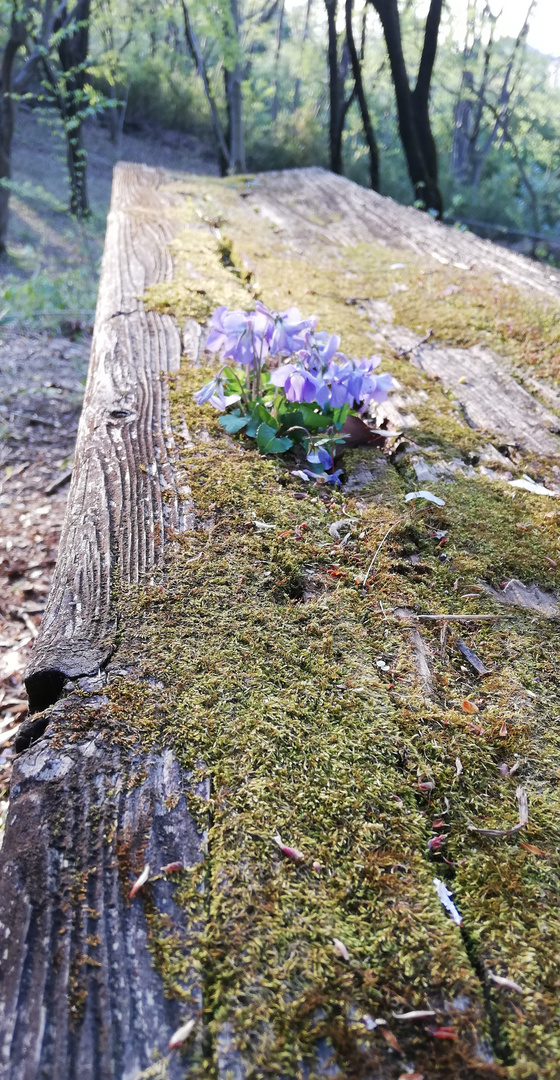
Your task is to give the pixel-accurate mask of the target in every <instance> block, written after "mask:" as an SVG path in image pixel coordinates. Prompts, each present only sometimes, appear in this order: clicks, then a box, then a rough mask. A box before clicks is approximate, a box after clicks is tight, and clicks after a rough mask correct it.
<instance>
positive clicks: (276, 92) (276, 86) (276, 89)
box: [272, 0, 285, 124]
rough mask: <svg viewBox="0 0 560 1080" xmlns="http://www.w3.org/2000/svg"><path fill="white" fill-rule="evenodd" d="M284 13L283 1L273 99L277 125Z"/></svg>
mask: <svg viewBox="0 0 560 1080" xmlns="http://www.w3.org/2000/svg"><path fill="white" fill-rule="evenodd" d="M284 11H285V4H284V0H282V2H281V4H280V12H279V15H278V31H277V36H276V56H275V70H276V79H275V83H274V97H273V99H272V121H273V123H274V124H275V123H276V121H277V119H278V109H279V105H280V71H279V68H280V49H281V48H282V31H283V29H284Z"/></svg>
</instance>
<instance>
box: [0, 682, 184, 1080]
mask: <svg viewBox="0 0 560 1080" xmlns="http://www.w3.org/2000/svg"><path fill="white" fill-rule="evenodd" d="M75 698H76V695H73V697H71V698H69V699H66V700H65V701H64V702H61V703H59V704H58V705H56V706H55V707H54V708H53V709H52V710H51V716H50V719H51V724H50V727H49V733H50V738H44V739H42V740H41V741H40V742H37V743H36V744H35V745H34V746H33V747H32V748H31V749H30V750H29V751H28V752H27V753H26V754H24V755H23V756H21V757H20V758H19V759H18V761H17V762H16V765H15V767H14V775H13V782H12V790H11V801H10V810H9V815H8V822H7V830H6V837H5V841H4V846H3V849H2V854H1V881H2V886H1V889H0V939H1V942H2V946H1V947H2V955H3V961H2V969H1V973H0V995H1V1003H2V1008H1V1011H0V1075H1V1076H2V1080H36V1078H38V1077H49V1078H52V1080H55V1078H62V1077H64V1080H90V1078H91V1080H93V1078H96V1080H114V1078H117V1077H119V1078H123V1080H124V1078H125V1077H126V1078H128V1077H135V1076H136V1075H137V1074H138V1073H139V1072H140V1071H141V1070H142V1069H145V1068H147V1067H148V1066H151V1065H153V1064H154V1061H155V1060H156V1058H157V1057H158V1056H162V1057H164V1058H166V1057H167V1043H168V1041H169V1038H170V1035H171V1033H172V1032H173V1031H174V1030H175V1029H176V1028H177V1027H178V1026H179V1025H180V1024H181V1023H183V1022H184V1020H185V1019H186V1018H188V1017H189V1016H194V1017H197V1016H198V1013H199V1011H200V1006H201V986H200V976H199V975H195V974H194V973H190V975H189V973H188V972H186V973H185V971H186V969H185V971H184V973H183V977H182V979H180V980H179V988H178V989H177V987H175V994H174V996H166V987H165V985H164V982H163V980H162V977H161V976H160V974H158V972H157V970H156V966H155V963H154V956H153V955H152V952H151V951H150V950H151V949H153V944H151V942H152V938H153V937H154V934H157V932H158V931H157V930H156V928H155V927H154V926H150V921H149V920H150V915H152V916H153V915H154V913H157V915H158V916H159V918H160V919H163V920H166V919H167V920H168V925H169V927H171V926H172V927H173V929H174V931H175V932H180V933H181V934H182V946H181V948H182V949H183V950H184V952H185V954H186V955H188V950H189V942H190V940H191V937H192V933H193V932H194V930H195V929H196V928H195V926H194V925H190V926H189V925H188V924H187V922H186V920H185V915H184V913H183V912H182V911H181V910H180V909H179V908H178V907H177V905H176V903H175V901H174V898H173V897H174V892H175V888H176V883H177V876H175V877H166V875H165V874H161V873H160V868H161V867H163V866H166V865H167V864H169V863H172V862H176V861H180V862H181V863H183V864H184V866H185V867H186V868H188V867H193V866H196V864H197V863H198V862H199V861H200V860H201V859H202V858H203V853H204V849H205V836H204V833H203V832H201V830H200V828H199V827H197V825H196V824H195V822H194V821H193V819H192V817H191V815H190V813H189V809H188V802H189V797H190V794H192V785H191V784H190V781H189V777H188V776H187V775H186V774H185V773H184V772H183V771H182V770H181V768H180V767H179V765H178V764H177V761H176V760H175V758H174V756H173V754H172V753H171V751H167V752H166V753H164V754H155V753H154V754H149V753H144V752H142V751H140V750H139V749H134V748H133V749H129V750H126V749H125V748H123V747H122V745H121V746H120V747H119V746H117V745H115V744H113V745H111V743H110V742H109V741H108V740H107V739H106V738H103V736H102V735H101V734H100V733H99V729H100V728H102V727H103V726H104V720H105V717H104V709H105V703H104V699H103V697H102V696H101V695H97V696H90V697H89V698H88V699H86V700H85V702H84V700H83V699H81V700H80V701H79V708H80V709H81V710H82V716H83V710H84V708H85V712H86V714H87V713H89V714H90V716H91V721H92V724H93V730H92V732H91V734H90V735H88V736H83V737H80V738H77V739H76V741H75V742H72V743H70V744H69V742H68V736H69V734H70V730H69V728H70V729H71V726H72V720H73V715H74V711H75V709H76V708H77V702H76V700H75ZM61 732H63V733H64V748H61V746H60V733H61ZM57 735H58V737H59V738H58V744H57V743H56V742H55V745H54V746H53V745H52V740H53V739H55V740H56V738H57ZM198 794H204V793H203V792H198ZM146 863H148V864H149V865H150V868H151V874H152V876H153V877H154V878H155V880H152V881H150V883H149V884H148V885H146V886H145V887H144V890H143V891H142V893H141V894H138V895H137V896H136V897H135V899H134V900H132V901H131V900H129V898H128V894H129V891H130V887H131V884H132V882H133V881H134V880H135V878H136V877H137V875H138V874H139V872H140V871H141V870H142V868H143V866H144V865H145V864H146ZM182 876H183V877H184V875H182ZM179 877H181V875H179ZM201 901H202V898H201ZM159 933H160V934H161V930H160V931H159ZM160 945H161V942H160ZM196 1045H197V1044H195V1045H194V1051H195V1052H196ZM184 1068H185V1061H184V1059H183V1061H181V1060H180V1059H178V1058H177V1057H176V1056H175V1058H173V1057H172V1058H171V1059H170V1061H169V1063H168V1065H167V1072H166V1076H167V1077H168V1078H169V1080H179V1078H180V1077H182V1076H183V1075H184Z"/></svg>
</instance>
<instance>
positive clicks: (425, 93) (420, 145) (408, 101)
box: [369, 0, 443, 217]
mask: <svg viewBox="0 0 560 1080" xmlns="http://www.w3.org/2000/svg"><path fill="white" fill-rule="evenodd" d="M369 2H370V3H371V4H373V7H374V8H375V10H376V11H377V14H378V15H379V18H380V20H381V25H382V27H383V34H384V37H385V44H386V46H387V53H388V56H389V63H390V65H391V75H392V78H393V86H394V88H395V99H396V103H397V113H398V118H399V133H400V137H401V142H402V145H403V150H404V152H405V156H406V162H407V166H408V172H409V176H410V179H411V181H412V186H413V188H414V193H415V196H416V199H417V201H418V203H419V204H420V205H421V206H422V207H423V209H425V210H429V209H433V210H435V211H436V212H437V215H438V217H441V215H442V213H443V200H442V197H441V192H440V189H439V184H438V163H437V151H436V145H435V140H434V137H433V133H432V128H431V124H430V87H431V81H432V73H433V69H434V63H435V58H436V51H437V40H438V33H439V26H440V22H441V12H442V5H443V0H430V7H429V10H428V15H427V17H426V24H425V28H424V43H423V48H422V55H421V58H420V66H419V68H418V75H417V78H416V84H415V86H414V89H412V88H411V85H410V79H409V75H408V72H407V68H406V63H405V59H404V53H403V44H402V33H401V24H400V17H399V8H398V0H369Z"/></svg>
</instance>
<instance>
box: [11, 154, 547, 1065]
mask: <svg viewBox="0 0 560 1080" xmlns="http://www.w3.org/2000/svg"><path fill="white" fill-rule="evenodd" d="M384 252H385V253H386V254H385V255H384ZM419 256H420V257H421V258H422V259H423V260H424V261H425V263H426V264H427V265H429V266H430V267H432V269H434V268H435V271H437V272H439V271H438V267H451V268H452V269H453V272H455V271H456V272H457V273H458V274H459V275H464V277H461V276H460V280H461V282H463V281H464V282H467V280H469V281H472V280H473V278H476V276H477V275H483V274H487V275H491V276H492V275H493V276H494V278H493V279H496V278H499V279H500V281H499V282H498V285H499V287H500V288H501V287H502V285H503V283H504V282H505V283H506V286H505V287H507V289H522V290H525V291H528V292H530V294H531V296H532V297H534V298H535V299H534V302H535V303H540V302H541V300H542V298H543V297H544V298H545V299H546V300H547V301H548V302H550V303H557V301H558V298H559V297H560V284H559V282H560V276H559V275H558V274H557V273H556V272H555V271H549V269H548V268H544V267H540V266H538V265H537V264H533V263H530V262H529V261H528V260H524V259H522V258H520V257H518V256H514V255H511V254H509V253H507V252H503V251H502V250H501V249H498V248H496V247H494V246H493V245H490V244H488V243H485V242H483V241H479V240H477V239H476V238H474V237H469V236H466V235H464V234H458V233H457V232H456V231H453V230H447V229H445V228H444V227H443V226H440V225H438V224H437V223H435V222H433V221H431V220H430V219H429V218H427V217H426V216H425V215H422V214H420V213H418V212H416V211H414V210H412V209H410V208H399V207H396V205H395V204H393V203H391V201H390V200H384V199H382V198H381V197H380V196H377V195H375V194H373V193H371V192H367V191H364V190H363V189H360V188H358V187H357V186H356V185H353V184H351V183H350V182H348V181H346V180H344V179H342V178H340V177H334V176H331V175H330V174H328V173H325V172H323V171H321V170H315V169H312V170H297V171H295V172H290V173H277V174H269V175H265V176H262V177H259V178H255V179H252V178H240V179H236V180H228V181H224V182H221V181H216V180H212V179H200V178H197V179H195V178H192V177H180V176H179V177H172V176H170V175H166V174H164V173H162V172H160V171H158V170H151V169H146V168H143V167H141V166H132V165H120V166H119V167H118V168H117V170H116V172H115V181H114V192H113V200H112V209H111V215H110V219H109V222H108V230H107V240H106V249H105V256H104V261H103V271H102V278H101V285H100V296H99V304H98V311H97V315H96V324H95V334H94V343H93V350H92V360H91V366H90V374H89V379H88V385H87V392H86V401H85V406H84V413H83V416H82V421H81V425H80V430H79V436H78V445H77V452H76V467H75V470H74V476H73V480H72V487H71V490H70V496H69V503H68V511H67V516H66V522H65V526H64V530H63V535H62V539H61V547H60V554H59V560H58V565H57V570H56V575H55V580H54V584H53V590H52V593H51V597H50V599H49V604H48V608H47V611H46V613H45V618H44V621H43V624H42V628H41V632H40V635H39V638H38V640H37V643H36V647H35V650H34V653H33V657H32V662H31V665H30V668H29V672H28V689H29V696H30V706H31V709H32V716H31V717H30V720H29V721H27V722H26V723H25V724H24V725H23V728H22V734H21V741H20V747H21V749H22V750H24V752H23V753H22V754H21V756H20V757H19V759H18V761H17V764H16V767H15V770H14V779H13V785H12V793H11V801H10V808H9V812H8V818H7V826H6V833H5V839H4V844H3V848H2V852H1V854H0V930H1V932H2V934H3V950H4V951H3V960H2V966H1V970H0V998H1V1005H2V1011H1V1012H0V1047H1V1050H0V1054H1V1055H2V1056H1V1057H0V1078H1V1080H4V1077H5V1078H6V1080H39V1078H42V1080H43V1078H46V1080H66V1078H68V1080H78V1078H80V1080H81V1078H82V1077H85V1078H88V1080H89V1078H90V1077H91V1080H94V1078H95V1080H155V1078H160V1080H165V1078H167V1080H176V1078H177V1080H178V1078H179V1077H182V1076H190V1077H192V1078H193V1080H194V1078H200V1077H208V1080H211V1078H213V1077H216V1078H217V1080H232V1078H234V1080H257V1078H258V1080H260V1078H261V1077H262V1078H265V1077H266V1078H268V1077H273V1076H274V1077H281V1078H282V1080H284V1078H285V1080H291V1078H294V1080H295V1078H296V1077H297V1078H298V1080H300V1078H304V1080H316V1078H318V1077H327V1076H328V1077H338V1078H340V1080H343V1078H348V1080H374V1078H375V1080H398V1078H399V1077H401V1076H406V1075H411V1074H414V1073H415V1072H416V1073H422V1074H423V1075H424V1077H426V1080H427V1077H428V1076H429V1077H430V1080H432V1077H435V1078H440V1080H442V1078H443V1080H452V1078H453V1080H455V1078H460V1080H479V1078H482V1077H490V1076H495V1077H507V1078H509V1080H533V1078H534V1080H537V1077H538V1078H539V1080H540V1078H541V1077H547V1078H550V1080H554V1078H555V1076H556V1075H558V1072H557V1070H558V1063H559V1061H560V1056H559V1051H558V1043H557V1039H556V1035H555V1030H556V1027H555V1025H557V1021H558V1003H557V1002H558V992H557V991H558V989H559V987H558V965H557V963H556V962H555V960H554V957H555V956H556V955H557V946H558V934H557V930H556V927H557V925H558V889H557V887H556V884H557V882H558V877H557V870H558V867H557V855H556V853H555V845H556V843H557V839H558V825H557V822H558V819H559V816H558V809H559V808H560V807H559V802H558V794H557V778H558V776H560V752H559V748H558V742H557V740H556V736H555V730H556V729H555V724H557V720H558V718H559V716H560V709H559V704H560V702H559V694H558V689H557V686H556V683H555V680H554V662H555V661H554V650H555V645H554V642H555V634H556V633H557V625H556V621H555V614H554V613H555V612H556V611H557V601H556V593H557V590H558V580H557V572H556V568H555V567H556V561H555V559H554V558H553V557H552V556H551V555H550V553H551V552H552V551H553V546H551V545H552V544H553V541H554V538H555V536H556V532H557V523H556V505H557V504H556V498H557V495H558V492H557V490H556V487H555V485H556V484H557V474H556V472H555V471H554V470H555V469H558V465H557V461H558V451H557V441H558V440H557V436H556V429H555V419H554V418H555V416H556V414H557V408H556V404H557V402H556V398H555V390H554V388H553V387H551V386H550V385H549V384H548V383H546V382H545V381H544V380H541V381H539V380H538V379H536V378H535V377H534V376H533V375H531V374H530V373H529V372H526V373H525V374H526V376H527V378H525V379H524V389H521V388H520V387H519V385H518V379H519V374H518V368H517V367H515V365H512V364H510V363H509V362H508V361H506V359H505V358H501V359H500V358H496V354H495V353H494V352H492V351H490V350H485V349H484V348H478V349H477V350H476V351H475V350H473V349H472V348H471V349H470V351H469V349H467V348H462V347H461V348H460V347H459V345H458V344H457V343H456V342H455V343H453V341H452V343H451V344H450V342H449V341H447V342H445V343H443V344H441V343H439V342H437V341H436V342H432V341H428V342H426V343H425V344H424V345H422V343H421V342H422V337H424V336H425V332H426V330H427V327H425V326H423V327H420V328H419V327H418V325H413V326H407V327H403V328H399V327H395V326H394V324H393V322H392V310H391V306H390V300H391V297H392V296H393V293H392V292H389V295H387V294H386V293H385V294H384V295H383V296H380V294H379V293H378V292H377V291H376V289H378V287H379V286H378V283H376V280H375V275H373V276H372V270H371V268H372V267H373V268H374V269H375V266H376V260H377V261H378V262H379V265H381V264H382V263H383V259H384V258H385V263H390V265H389V266H388V270H387V272H388V273H389V275H390V276H389V279H388V280H389V283H391V280H392V278H391V275H394V276H395V277H396V278H397V280H396V281H395V285H396V286H398V288H401V287H402V282H400V281H399V280H398V274H399V272H400V271H399V267H400V265H401V260H402V261H403V265H406V262H407V260H410V259H412V258H414V259H415V260H417V259H418V257H419ZM383 265H385V264H383ZM411 265H412V264H411ZM393 267H394V271H393ZM384 272H385V271H384ZM418 273H419V270H418V264H417V262H415V263H414V266H413V267H412V270H411V276H410V277H409V278H408V279H407V281H408V284H407V285H406V288H409V289H411V288H412V287H413V284H411V283H412V282H413V279H414V275H415V274H418ZM468 275H472V277H471V278H470V279H469V278H468ZM488 280H490V279H488ZM498 285H497V286H496V287H498ZM466 287H467V286H466V285H465V288H466ZM469 287H470V286H469ZM390 288H392V286H391V284H390ZM442 288H443V284H442ZM457 288H458V287H457ZM147 290H148V292H147ZM397 294H398V289H395V290H394V295H395V296H396V295H397ZM257 295H262V297H263V299H264V300H265V302H267V303H268V304H270V305H271V306H278V307H279V308H280V309H283V308H284V307H287V306H288V304H290V303H297V304H299V306H300V307H301V308H302V310H303V311H304V312H305V313H306V314H307V313H311V312H313V311H317V312H318V313H319V314H320V315H321V319H322V324H323V325H326V326H327V328H328V329H331V330H333V331H335V330H338V329H342V331H343V334H344V344H348V349H349V351H353V350H356V351H357V350H358V349H361V350H362V353H359V355H362V354H364V353H365V352H366V351H367V350H368V349H369V351H371V349H372V348H376V349H379V350H380V351H383V357H384V366H385V367H386V368H388V369H389V370H391V367H392V365H394V366H395V367H397V368H398V378H399V383H400V386H399V389H398V391H397V392H396V393H395V395H394V396H393V398H392V402H391V406H390V409H392V413H391V411H390V409H389V410H388V411H387V416H388V417H389V419H390V422H391V424H398V425H399V426H402V427H404V428H406V430H405V432H404V436H403V437H399V438H397V439H395V440H394V441H393V442H392V443H391V450H392V452H391V454H390V455H389V454H384V453H383V452H382V451H380V450H379V449H376V448H371V447H357V448H355V449H352V450H351V451H349V452H347V453H346V454H345V455H344V458H343V464H344V468H345V485H344V487H343V489H342V491H341V492H340V493H336V492H335V493H333V494H330V493H327V492H325V491H322V490H321V489H320V488H317V489H315V488H312V487H310V486H308V485H304V484H303V482H302V481H300V480H299V481H298V480H297V479H295V478H293V477H292V476H291V475H290V473H289V470H287V469H285V467H284V466H282V465H280V466H275V465H274V464H273V463H272V462H271V461H270V460H269V461H264V462H263V460H262V459H261V458H260V456H259V455H258V454H257V453H256V452H255V451H254V450H253V449H251V448H249V447H247V445H246V444H243V443H242V442H240V441H236V440H231V439H229V438H228V437H227V436H226V435H225V433H224V432H223V431H221V430H220V429H219V428H218V427H217V425H216V423H215V419H214V418H213V416H212V414H211V411H210V410H209V409H208V407H206V408H205V409H204V410H200V411H199V410H195V409H194V408H193V405H192V389H193V388H194V387H196V385H198V383H199V382H200V381H201V380H202V379H203V373H202V372H199V371H198V369H199V368H200V367H203V366H204V367H206V366H207V365H208V364H209V363H210V362H211V358H210V357H209V356H208V355H207V354H205V352H204V341H205V325H206V320H207V316H208V314H209V313H210V311H211V310H212V308H213V307H214V306H217V304H219V303H221V302H223V303H226V304H228V305H230V306H234V305H237V306H248V307H249V306H252V304H253V303H254V299H255V297H256V296H257ZM519 295H520V296H521V295H522V293H520V294H519ZM346 339H348V342H347V340H346ZM399 353H401V354H402V355H401V356H400V357H399ZM181 354H183V362H182V363H181ZM193 368H195V369H196V370H195V372H194V377H193ZM436 376H437V378H435V377H436ZM465 380H466V381H465ZM450 391H452V392H453V393H451V392H450ZM498 393H499V394H502V395H503V396H504V397H505V398H506V399H508V397H509V396H510V397H511V408H510V409H509V410H508V407H507V404H506V406H505V407H504V405H503V402H500V403H499V404H498V403H497V401H496V397H497V394H498ZM172 395H173V400H172ZM453 395H455V396H453ZM543 402H544V404H543ZM512 418H513V419H512ZM378 419H379V421H380V420H381V419H382V414H381V410H380V413H379V417H378ZM485 463H487V464H485ZM488 463H489V465H488ZM527 471H530V472H531V473H532V475H534V476H535V478H536V479H538V480H539V481H540V482H544V483H546V484H547V485H548V487H549V489H550V492H551V494H550V496H549V497H546V496H543V497H541V502H538V500H537V496H535V495H532V496H531V495H528V494H527V493H522V492H519V491H517V490H514V489H512V488H510V487H508V484H509V480H510V478H511V477H512V476H513V475H514V474H515V475H521V474H522V473H523V472H527ZM489 474H491V475H489ZM421 476H424V477H429V480H426V481H425V483H424V481H421V480H420V477H421ZM428 483H429V485H430V487H433V486H435V485H437V487H436V491H437V493H439V494H440V496H443V497H444V501H445V508H444V509H441V510H440V509H429V512H426V513H424V512H423V514H421V515H418V516H417V517H414V519H412V517H408V518H407V514H410V510H407V505H408V504H405V502H404V494H405V492H407V491H410V490H411V488H412V489H414V488H417V487H419V486H426V485H428ZM513 495H515V499H513V498H512V496H513ZM532 500H533V501H532ZM534 500H537V501H534ZM544 504H546V506H544V508H543V505H544ZM547 515H548V516H547ZM263 519H264V527H263ZM388 530H389V531H388ZM555 530H556V532H555ZM545 557H546V558H548V564H546V563H545V562H544V561H543V560H544V559H545ZM550 564H554V565H553V566H552V565H550ZM366 570H367V574H366ZM506 573H507V574H508V575H509V579H510V580H509V582H507V581H505V580H504V581H501V576H502V574H503V575H505V574H506ZM502 586H503V588H502ZM471 590H472V591H471ZM527 597H529V598H531V597H532V598H533V599H532V601H531V603H529V601H528V600H527ZM535 597H537V600H538V603H537V602H536V601H535ZM473 598H474V599H473ZM506 605H508V606H507V607H506ZM423 620H424V621H423ZM430 620H432V621H430ZM453 620H458V622H457V621H456V622H454V621H453ZM485 620H486V621H485ZM458 633H460V635H461V637H458ZM465 649H466V650H467V651H468V652H469V654H470V655H472V656H476V657H477V658H478V659H479V661H480V663H481V664H482V666H483V667H484V671H485V674H484V679H483V680H481V679H480V676H479V674H478V673H477V671H476V670H474V669H473V667H472V661H471V662H470V666H467V664H466V663H465V656H466V655H467V653H466V652H465V651H464V650H465ZM57 699H59V700H57ZM504 728H505V731H504ZM25 747H28V748H27V749H24V748H25ZM504 766H505V771H504ZM519 792H521V794H519ZM516 793H517V794H516ZM527 795H528V807H529V810H528V814H529V821H528V822H527V821H526V806H527V803H526V799H527ZM485 826H489V829H486V834H485V833H484V829H485ZM481 830H482V831H481ZM277 831H281V832H282V837H283V839H284V841H285V842H288V843H291V844H293V845H294V846H295V847H300V848H301V850H302V853H303V856H304V857H303V859H302V860H297V859H296V860H295V861H294V860H292V859H290V858H289V856H286V855H284V854H282V852H281V851H280V850H279V849H278V847H277V845H276V844H275V842H274V839H273V837H274V834H275V832H277ZM442 832H443V833H444V838H445V844H443V845H442V847H441V853H440V850H439V848H438V847H437V845H436V847H435V848H434V846H433V844H430V841H433V839H434V837H437V836H438V835H440V834H441V833H442ZM493 834H498V835H493ZM446 844H447V846H445V845H446ZM443 855H445V857H446V858H448V862H445V861H444V859H443ZM174 862H180V863H181V864H182V866H183V869H182V870H180V871H179V872H178V874H177V876H174V875H172V874H165V873H162V867H164V866H166V865H167V864H169V863H174ZM146 864H149V867H150V872H149V880H148V881H147V883H146V884H145V886H144V887H143V888H142V889H141V890H140V891H139V892H138V893H137V895H136V896H135V897H134V898H133V899H130V895H129V894H130V889H131V886H132V883H133V882H134V880H135V879H136V878H137V876H138V875H139V874H140V872H141V871H142V869H143V867H144V866H145V865H146ZM434 878H436V879H437V880H441V881H444V882H446V883H447V885H448V887H449V888H450V889H451V890H453V892H454V897H455V900H456V902H457V904H458V905H459V907H460V910H461V914H462V916H463V923H462V925H461V926H458V925H456V924H455V923H453V922H452V921H451V920H450V918H449V916H448V914H447V913H446V911H445V910H444V907H443V906H442V904H441V902H440V899H439V898H438V895H437V892H436V887H435V885H434ZM500 980H501V982H500ZM504 980H505V982H504ZM418 1010H420V1012H423V1011H426V1012H427V1013H428V1014H433V1015H427V1016H424V1017H422V1016H420V1017H416V1018H415V1017H412V1018H410V1017H408V1016H407V1015H406V1014H408V1013H410V1012H413V1013H414V1012H416V1011H418ZM403 1014H404V1016H403ZM189 1019H193V1020H194V1021H195V1024H194V1027H193V1030H192V1031H191V1032H190V1034H189V1036H188V1038H187V1039H186V1041H185V1044H184V1047H183V1048H182V1049H179V1050H172V1051H169V1050H168V1044H169V1039H170V1037H171V1036H172V1034H173V1032H174V1031H175V1030H176V1029H177V1028H178V1027H180V1026H181V1025H182V1024H184V1023H185V1022H186V1021H187V1020H189Z"/></svg>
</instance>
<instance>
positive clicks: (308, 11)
mask: <svg viewBox="0 0 560 1080" xmlns="http://www.w3.org/2000/svg"><path fill="white" fill-rule="evenodd" d="M312 3H313V0H307V8H306V10H305V26H304V28H303V38H302V44H303V45H305V42H306V41H307V39H308V37H309V22H310V19H311V5H312ZM300 92H301V79H300V78H299V76H298V78H297V79H296V84H295V86H294V103H293V106H292V107H293V110H294V112H295V110H296V109H299V105H300V101H299V96H300Z"/></svg>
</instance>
